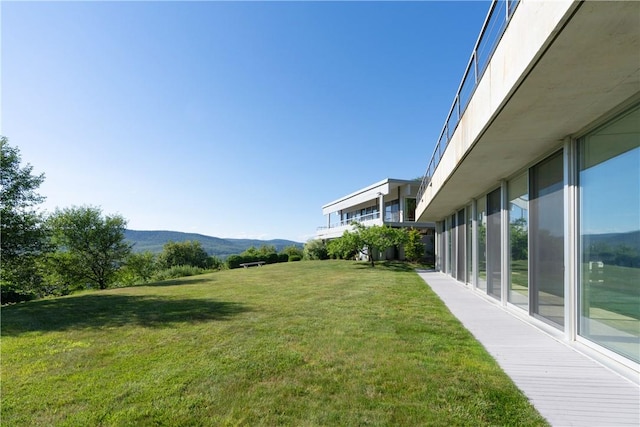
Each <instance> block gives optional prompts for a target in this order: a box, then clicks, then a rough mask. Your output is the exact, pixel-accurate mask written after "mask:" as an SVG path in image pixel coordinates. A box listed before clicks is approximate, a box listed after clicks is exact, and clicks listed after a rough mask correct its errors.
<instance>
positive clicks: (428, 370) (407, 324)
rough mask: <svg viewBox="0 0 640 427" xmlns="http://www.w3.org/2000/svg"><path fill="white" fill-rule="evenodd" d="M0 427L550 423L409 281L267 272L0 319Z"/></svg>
mask: <svg viewBox="0 0 640 427" xmlns="http://www.w3.org/2000/svg"><path fill="white" fill-rule="evenodd" d="M1 351H2V366H1V374H2V390H1V391H2V420H1V421H2V425H3V426H18V425H30V426H33V425H47V426H50V425H70V426H72V425H131V426H144V425H171V426H177V425H190V426H197V425H251V426H253V425H268V426H272V425H292V426H316V425H323V426H327V425H336V426H338V425H339V426H356V425H380V426H383V425H393V426H400V425H402V426H409V425H430V426H452V425H459V426H479V425H513V426H515V425H518V426H525V425H546V423H545V421H544V420H543V419H542V418H541V417H540V415H539V414H538V413H537V412H536V411H535V409H534V408H533V407H532V406H531V405H530V404H529V402H528V401H527V399H526V398H525V397H524V396H523V394H522V393H521V392H520V391H519V390H518V389H517V388H516V387H515V386H514V385H513V383H512V382H511V380H510V379H509V378H508V377H507V376H506V375H505V374H504V373H503V372H502V371H501V370H500V368H499V367H498V366H497V364H496V362H495V361H494V360H493V359H492V358H491V357H490V356H489V355H488V354H487V352H486V351H485V350H484V349H483V347H482V346H480V345H479V344H478V343H477V342H476V341H475V340H474V339H473V337H472V336H471V335H470V333H469V332H468V331H466V330H465V329H464V328H463V327H462V326H461V325H460V323H459V322H458V321H457V320H456V319H455V318H454V317H453V316H452V315H451V314H450V313H449V311H448V310H447V309H446V307H444V305H443V304H442V303H441V301H440V300H439V299H438V298H437V296H436V295H435V294H434V293H433V292H432V291H431V290H430V289H429V288H428V287H427V286H425V285H424V282H423V281H422V280H421V279H420V278H419V277H418V275H417V274H415V273H414V272H413V271H412V270H411V269H410V268H408V267H407V266H405V265H403V264H387V265H379V266H376V267H375V268H370V267H368V266H366V265H365V264H358V263H352V262H346V261H319V262H313V261H310V262H298V263H285V264H273V265H268V266H265V267H261V268H251V269H241V270H229V271H222V272H218V273H213V274H210V275H205V276H197V277H190V278H185V279H180V280H173V281H167V282H162V283H158V284H155V285H150V286H139V287H131V288H120V289H112V290H106V291H101V292H92V293H84V294H79V295H73V296H69V297H63V298H57V299H50V300H41V301H34V302H29V303H24V304H18V305H15V306H9V307H3V309H2V349H1Z"/></svg>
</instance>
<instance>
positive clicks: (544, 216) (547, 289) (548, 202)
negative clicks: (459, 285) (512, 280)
mask: <svg viewBox="0 0 640 427" xmlns="http://www.w3.org/2000/svg"><path fill="white" fill-rule="evenodd" d="M563 187H564V176H563V161H562V151H560V152H558V153H556V154H554V155H553V156H551V157H549V158H547V159H545V160H544V161H542V162H540V163H538V164H537V165H535V166H534V167H532V168H531V174H530V185H529V188H530V200H529V209H530V215H531V216H530V224H529V227H530V228H529V230H530V233H529V239H530V240H531V243H530V248H531V253H530V254H529V259H530V270H531V272H530V274H531V276H530V277H531V297H530V298H531V300H530V303H531V305H530V310H531V313H532V314H533V315H535V316H537V317H540V318H542V319H545V320H547V321H549V322H551V323H552V324H553V325H555V326H558V327H560V328H562V327H563V325H564V192H563Z"/></svg>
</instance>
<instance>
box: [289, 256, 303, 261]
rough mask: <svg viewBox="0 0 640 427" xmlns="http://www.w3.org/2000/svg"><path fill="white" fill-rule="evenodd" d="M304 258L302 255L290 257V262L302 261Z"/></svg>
mask: <svg viewBox="0 0 640 427" xmlns="http://www.w3.org/2000/svg"><path fill="white" fill-rule="evenodd" d="M301 259H302V257H301V256H300V255H289V262H293V261H300V260H301Z"/></svg>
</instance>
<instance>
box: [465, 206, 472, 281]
mask: <svg viewBox="0 0 640 427" xmlns="http://www.w3.org/2000/svg"><path fill="white" fill-rule="evenodd" d="M472 219H473V217H472V216H471V205H469V206H467V239H466V246H467V283H471V282H472V280H473V253H472V248H473V245H472V244H471V239H472V236H473V233H472V231H473V221H472Z"/></svg>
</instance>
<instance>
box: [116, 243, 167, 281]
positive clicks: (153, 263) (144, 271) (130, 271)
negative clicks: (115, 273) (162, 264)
mask: <svg viewBox="0 0 640 427" xmlns="http://www.w3.org/2000/svg"><path fill="white" fill-rule="evenodd" d="M157 270H158V265H157V259H156V255H155V254H154V253H153V252H150V251H144V252H139V253H131V254H129V256H128V257H127V259H126V260H125V263H124V265H123V266H122V268H121V269H120V281H121V283H123V284H126V285H133V284H136V283H148V282H149V281H150V280H151V278H152V277H153V275H154V273H155V272H156V271H157Z"/></svg>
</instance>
